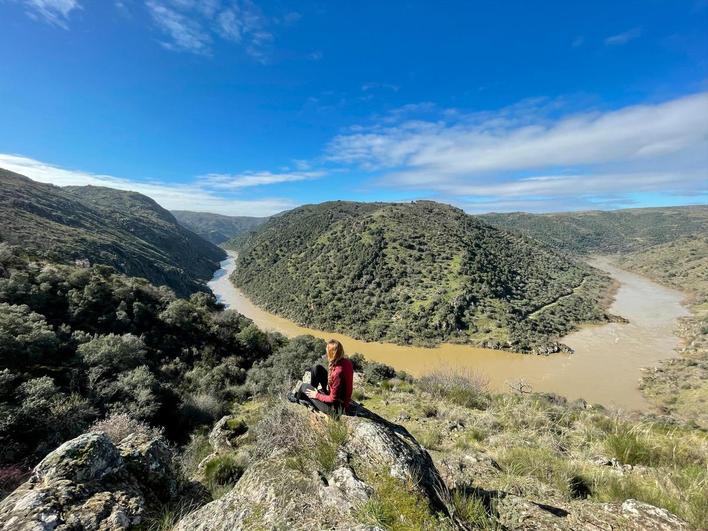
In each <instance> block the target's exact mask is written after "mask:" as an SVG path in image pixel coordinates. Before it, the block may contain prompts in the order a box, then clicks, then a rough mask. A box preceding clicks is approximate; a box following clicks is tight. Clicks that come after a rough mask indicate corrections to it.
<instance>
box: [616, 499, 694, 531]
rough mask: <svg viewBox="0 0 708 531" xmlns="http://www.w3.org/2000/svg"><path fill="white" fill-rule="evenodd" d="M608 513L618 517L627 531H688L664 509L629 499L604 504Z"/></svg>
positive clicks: (676, 517) (687, 527) (687, 526)
mask: <svg viewBox="0 0 708 531" xmlns="http://www.w3.org/2000/svg"><path fill="white" fill-rule="evenodd" d="M604 508H605V510H606V511H607V512H608V513H611V514H614V515H618V516H619V517H621V519H622V520H623V529H626V530H627V531H640V530H641V531H674V530H684V529H689V525H688V524H687V523H686V522H684V521H683V520H681V519H680V518H679V517H678V516H676V515H674V514H671V513H670V512H669V511H667V510H666V509H661V508H659V507H654V506H653V505H649V504H648V503H644V502H640V501H637V500H633V499H629V500H626V501H625V502H623V503H622V504H606V505H605V507H604Z"/></svg>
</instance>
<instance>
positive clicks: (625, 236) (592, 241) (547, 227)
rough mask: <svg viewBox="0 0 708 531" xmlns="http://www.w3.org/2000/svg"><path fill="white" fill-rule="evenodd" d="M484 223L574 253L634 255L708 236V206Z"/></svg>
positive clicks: (516, 216) (492, 218)
mask: <svg viewBox="0 0 708 531" xmlns="http://www.w3.org/2000/svg"><path fill="white" fill-rule="evenodd" d="M481 218H482V219H483V220H484V221H485V222H487V223H489V224H491V225H494V226H496V227H500V228H503V229H508V230H514V231H518V232H520V233H522V234H524V235H526V236H529V237H531V238H535V239H537V240H539V241H542V242H544V243H547V244H548V245H550V246H552V247H554V248H555V249H559V250H563V251H568V252H572V253H617V252H628V251H635V250H640V249H645V248H647V247H650V246H652V245H657V244H661V243H666V242H670V241H673V240H675V239H676V238H680V237H682V236H687V235H690V234H697V233H705V232H706V231H708V206H705V205H703V206H700V205H698V206H687V207H662V208H637V209H624V210H614V211H599V210H598V211H589V212H562V213H557V214H527V213H524V212H514V213H511V214H487V215H484V216H481Z"/></svg>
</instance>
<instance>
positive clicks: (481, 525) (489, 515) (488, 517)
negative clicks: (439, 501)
mask: <svg viewBox="0 0 708 531" xmlns="http://www.w3.org/2000/svg"><path fill="white" fill-rule="evenodd" d="M449 505H450V512H451V513H452V514H453V516H455V517H456V518H457V519H459V520H462V521H463V522H464V523H465V524H467V525H468V526H469V528H470V529H485V530H486V529H489V530H496V529H503V527H502V526H501V524H499V522H498V521H497V520H496V518H495V516H493V512H494V511H493V510H491V509H487V506H486V504H485V503H484V500H483V499H482V498H480V497H478V496H475V495H474V494H470V493H468V492H464V491H460V490H457V491H455V492H453V493H452V496H450V500H449Z"/></svg>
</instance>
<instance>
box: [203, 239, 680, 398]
mask: <svg viewBox="0 0 708 531" xmlns="http://www.w3.org/2000/svg"><path fill="white" fill-rule="evenodd" d="M235 262H236V260H235V255H234V254H233V253H229V258H228V259H226V260H224V261H223V262H222V263H221V266H222V267H221V269H220V270H218V271H217V272H216V273H215V274H214V278H213V279H212V281H211V282H209V287H210V288H211V290H212V291H213V292H214V294H215V295H216V296H217V298H218V299H219V301H220V302H222V303H224V304H225V305H226V307H227V308H231V309H234V310H236V311H238V312H239V313H241V314H243V315H245V316H246V317H248V318H250V319H252V320H253V322H254V323H255V324H256V325H257V326H258V327H260V328H261V329H264V330H276V331H278V332H281V333H283V334H285V335H286V336H289V337H292V336H296V335H301V334H312V335H313V336H316V337H320V338H323V339H329V338H335V339H338V340H339V341H341V342H342V343H343V344H344V347H345V349H346V351H347V352H349V353H354V352H360V353H361V354H363V355H364V357H366V359H369V360H374V361H379V362H382V363H387V364H389V365H392V366H393V367H395V368H396V369H398V370H403V371H406V372H408V373H410V374H412V375H413V376H420V375H423V374H425V373H426V372H429V371H431V370H434V369H436V368H439V367H449V368H454V369H455V370H469V371H473V372H475V373H478V374H480V375H482V376H484V377H485V378H487V379H488V380H489V385H490V388H491V389H493V390H497V391H505V390H508V389H509V388H508V386H507V382H514V381H517V380H519V379H522V378H523V380H524V381H526V382H527V383H529V384H530V385H531V386H532V387H533V389H534V390H535V391H544V392H554V393H558V394H560V395H563V396H566V397H568V398H570V399H575V398H584V399H585V400H587V401H588V402H591V403H600V404H603V405H605V406H611V407H616V408H620V409H625V410H627V409H631V410H646V409H648V408H649V404H648V403H647V402H646V400H645V399H644V398H643V396H642V394H641V392H640V391H639V389H638V387H637V381H638V379H639V377H640V375H641V368H642V367H650V366H652V365H655V364H656V363H657V362H658V361H659V360H662V359H666V358H671V357H676V356H677V354H676V352H675V348H676V347H677V346H678V345H679V339H678V338H677V337H676V336H675V335H674V333H673V330H674V326H675V323H676V319H678V318H679V317H682V316H684V315H687V314H688V311H687V310H686V309H685V307H684V306H683V305H682V304H681V301H682V300H683V298H684V295H683V294H682V293H681V292H679V291H676V290H672V289H669V288H666V287H664V286H660V285H658V284H656V283H654V282H651V281H649V280H648V279H646V278H644V277H642V276H639V275H635V274H633V273H629V272H627V271H624V270H622V269H620V268H618V267H617V266H615V265H614V264H613V263H612V261H611V260H610V259H609V258H606V257H597V258H594V259H593V260H592V261H591V262H590V263H591V264H592V265H593V266H595V267H597V268H599V269H602V270H604V271H606V272H608V273H609V274H610V275H611V276H612V277H613V278H614V279H616V280H617V281H618V282H619V284H620V287H619V289H618V290H617V293H616V295H615V300H614V302H613V303H612V306H611V307H610V311H611V312H612V313H614V314H616V315H621V316H622V317H625V318H626V319H628V320H629V323H626V324H623V323H610V324H605V325H599V326H588V327H584V328H582V329H581V330H579V331H577V332H573V333H572V334H570V335H568V336H566V337H565V338H563V339H562V341H563V342H564V343H565V344H567V345H569V346H570V347H572V348H573V349H574V350H575V353H574V354H553V355H550V356H534V355H525V354H516V353H513V352H504V351H499V350H491V349H484V348H476V347H471V346H468V345H454V344H442V345H440V346H438V347H435V348H425V347H411V346H402V345H395V344H390V343H378V342H367V341H361V340H358V339H354V338H352V337H349V336H346V335H343V334H336V333H329V332H324V331H322V330H313V329H310V328H306V327H302V326H299V325H298V324H296V323H294V322H293V321H290V320H288V319H284V318H282V317H278V316H276V315H273V314H271V313H268V312H265V311H263V310H261V309H260V308H259V307H257V306H256V305H255V304H253V303H252V302H251V301H250V300H249V299H248V297H246V296H245V295H244V294H243V292H241V290H239V289H237V288H236V287H235V286H234V285H233V284H232V283H231V282H230V281H229V275H230V274H231V272H232V271H233V270H234V268H235Z"/></svg>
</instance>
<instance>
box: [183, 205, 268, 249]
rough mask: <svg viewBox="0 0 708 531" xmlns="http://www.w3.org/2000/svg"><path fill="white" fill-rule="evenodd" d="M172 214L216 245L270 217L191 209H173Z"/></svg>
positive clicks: (184, 225)
mask: <svg viewBox="0 0 708 531" xmlns="http://www.w3.org/2000/svg"><path fill="white" fill-rule="evenodd" d="M172 214H173V215H174V217H175V219H176V220H177V222H178V223H179V224H180V225H182V226H183V227H185V228H187V229H189V230H191V231H192V232H194V233H195V234H198V235H199V236H201V237H202V238H204V239H205V240H208V241H210V242H211V243H213V244H214V245H220V244H222V243H225V242H227V241H228V240H230V239H231V238H233V237H234V236H238V235H240V234H243V233H244V232H248V231H250V230H253V229H254V228H256V227H258V226H259V225H261V224H262V223H265V222H266V221H267V219H268V218H256V217H249V216H222V215H220V214H211V213H209V212H191V211H189V210H173V211H172Z"/></svg>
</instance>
